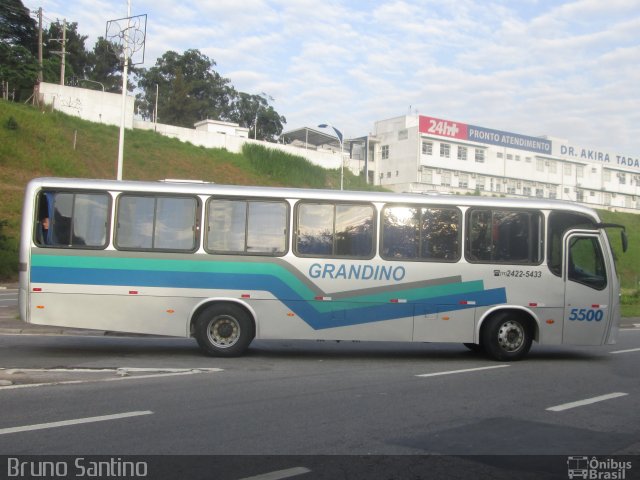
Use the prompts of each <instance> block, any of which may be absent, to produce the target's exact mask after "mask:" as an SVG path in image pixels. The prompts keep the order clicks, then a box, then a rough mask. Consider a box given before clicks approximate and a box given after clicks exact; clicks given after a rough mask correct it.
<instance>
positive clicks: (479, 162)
mask: <svg viewBox="0 0 640 480" xmlns="http://www.w3.org/2000/svg"><path fill="white" fill-rule="evenodd" d="M368 152H369V155H368V157H369V159H368V172H369V178H370V179H371V180H373V182H374V183H375V184H376V185H382V186H384V187H386V188H389V189H391V190H393V191H397V192H421V193H427V192H440V193H442V192H446V193H458V194H465V193H473V192H476V193H478V192H479V193H481V194H482V195H497V196H503V195H504V196H510V197H511V196H513V197H539V198H557V199H562V200H570V201H577V202H580V203H584V204H588V205H591V206H593V207H596V208H610V207H614V208H617V209H625V210H630V211H634V212H636V213H640V157H638V156H636V157H631V156H629V155H623V154H620V153H616V152H610V151H601V150H596V149H593V148H587V147H581V146H577V145H574V144H572V143H570V142H569V141H567V140H562V139H558V138H552V137H547V136H545V137H531V136H527V135H521V134H516V133H510V132H503V131H498V130H492V129H489V128H485V127H478V126H474V125H467V124H464V123H460V122H454V121H451V120H442V119H438V118H432V117H426V116H423V115H419V116H418V115H407V116H402V117H397V118H391V119H388V120H382V121H379V122H376V124H375V132H374V134H373V135H371V136H370V137H369V148H368Z"/></svg>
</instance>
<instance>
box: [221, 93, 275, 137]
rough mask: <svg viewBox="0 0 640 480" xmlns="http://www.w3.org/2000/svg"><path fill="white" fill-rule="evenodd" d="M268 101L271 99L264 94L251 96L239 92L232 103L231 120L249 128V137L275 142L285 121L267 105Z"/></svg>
mask: <svg viewBox="0 0 640 480" xmlns="http://www.w3.org/2000/svg"><path fill="white" fill-rule="evenodd" d="M269 100H273V98H272V97H270V96H268V95H267V94H266V93H262V94H260V95H252V94H249V93H245V92H239V93H238V94H237V95H236V97H235V99H234V102H233V111H232V115H231V119H232V120H233V121H234V122H236V123H238V124H239V125H240V126H242V127H246V128H249V129H250V136H251V137H254V138H257V139H260V140H268V141H275V140H276V139H277V137H278V136H279V135H280V133H282V129H283V123H287V120H286V119H285V118H284V117H283V116H281V115H279V114H278V112H276V111H275V110H274V109H273V107H272V106H271V105H269Z"/></svg>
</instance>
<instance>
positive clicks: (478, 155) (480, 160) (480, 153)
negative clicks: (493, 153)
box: [476, 148, 484, 163]
mask: <svg viewBox="0 0 640 480" xmlns="http://www.w3.org/2000/svg"><path fill="white" fill-rule="evenodd" d="M476 162H477V163H484V150H481V149H479V148H476Z"/></svg>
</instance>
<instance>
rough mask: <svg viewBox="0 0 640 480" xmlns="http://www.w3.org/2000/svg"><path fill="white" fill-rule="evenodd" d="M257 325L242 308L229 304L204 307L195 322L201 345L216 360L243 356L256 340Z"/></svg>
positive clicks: (197, 336) (195, 332) (198, 340)
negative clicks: (254, 339)
mask: <svg viewBox="0 0 640 480" xmlns="http://www.w3.org/2000/svg"><path fill="white" fill-rule="evenodd" d="M255 331H256V329H255V325H254V323H253V319H252V318H251V317H250V316H249V314H248V313H247V312H246V311H245V310H244V309H243V308H242V307H240V306H239V305H234V304H230V303H224V304H218V305H211V306H209V307H207V308H205V309H204V310H203V311H202V312H201V313H200V314H199V315H198V318H197V319H196V321H195V329H194V334H195V337H196V340H197V342H198V345H199V346H200V348H201V349H202V350H203V351H204V352H205V353H206V354H207V355H211V356H214V357H235V356H238V355H242V354H243V353H244V352H245V351H246V350H247V348H249V344H250V343H251V341H252V340H253V338H254V337H255Z"/></svg>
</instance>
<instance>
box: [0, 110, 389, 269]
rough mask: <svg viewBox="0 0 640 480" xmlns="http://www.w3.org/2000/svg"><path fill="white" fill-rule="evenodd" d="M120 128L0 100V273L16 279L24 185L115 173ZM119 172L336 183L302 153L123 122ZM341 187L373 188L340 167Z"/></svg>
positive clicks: (130, 176) (132, 176)
mask: <svg viewBox="0 0 640 480" xmlns="http://www.w3.org/2000/svg"><path fill="white" fill-rule="evenodd" d="M118 137H119V129H118V128H117V127H114V126H108V125H102V124H98V123H92V122H87V121H84V120H81V119H79V118H77V117H71V116H68V115H65V114H63V113H60V112H50V111H48V110H45V111H40V110H38V109H37V108H34V107H32V106H29V105H21V104H16V103H10V102H5V101H2V100H0V191H1V192H2V201H1V202H0V222H3V224H2V226H1V227H0V234H1V235H3V236H4V241H3V243H2V250H3V254H2V255H0V279H1V280H7V279H15V276H16V274H17V268H18V260H17V245H18V240H17V239H18V235H19V229H20V212H21V209H22V197H23V192H24V188H25V185H26V184H27V182H28V181H29V180H30V179H32V178H35V177H42V176H56V177H76V178H115V176H116V168H117V165H116V162H117V157H118ZM123 178H124V179H126V180H160V179H164V178H181V179H195V180H204V181H210V182H215V183H221V184H227V185H268V186H287V187H300V188H338V186H339V184H340V172H339V170H338V169H334V170H326V169H323V168H321V167H318V166H316V165H313V164H312V163H310V162H309V161H307V160H306V159H304V158H303V157H297V156H295V155H291V154H287V153H285V152H281V151H278V150H275V149H269V148H265V147H262V146H256V145H247V146H246V148H245V150H244V152H243V153H242V154H235V153H231V152H228V151H227V150H224V149H208V148H203V147H198V146H194V145H192V144H189V143H184V142H180V141H179V140H177V139H173V138H169V137H165V136H162V135H159V134H157V133H155V132H151V131H143V130H127V131H126V132H125V142H124V162H123ZM344 180H345V188H346V189H351V190H369V189H377V188H374V187H370V186H369V185H366V184H365V182H364V180H363V179H362V178H360V177H357V176H355V175H352V174H351V173H350V172H348V171H345V178H344Z"/></svg>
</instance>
